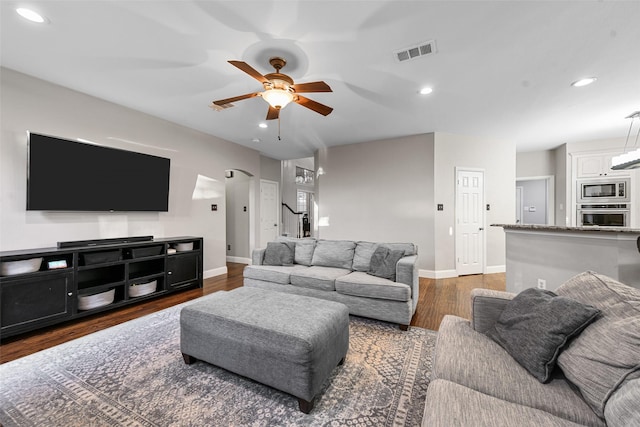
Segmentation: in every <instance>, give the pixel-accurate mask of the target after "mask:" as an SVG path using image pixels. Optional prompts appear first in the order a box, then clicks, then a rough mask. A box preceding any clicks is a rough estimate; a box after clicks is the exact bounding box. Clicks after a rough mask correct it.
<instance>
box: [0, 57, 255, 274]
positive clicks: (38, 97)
mask: <svg viewBox="0 0 640 427" xmlns="http://www.w3.org/2000/svg"><path fill="white" fill-rule="evenodd" d="M0 89H1V93H2V98H1V104H0V107H1V110H0V111H1V112H2V120H1V122H2V123H1V141H0V201H1V210H0V250H14V249H31V248H41V247H51V246H55V245H56V242H58V241H68V240H85V239H99V238H111V237H122V236H139V235H153V236H155V237H174V236H185V235H193V236H201V237H203V238H204V269H205V276H207V275H215V274H221V273H224V272H225V271H226V264H225V259H226V251H225V249H226V247H225V216H226V215H225V200H224V199H225V189H224V179H225V178H224V176H225V175H224V173H225V170H226V169H241V170H245V171H247V172H249V173H251V174H252V175H254V176H255V177H256V178H255V179H259V177H260V167H261V158H260V155H259V153H258V152H257V151H255V150H251V149H248V148H245V147H242V146H240V145H237V144H233V143H231V142H228V141H224V140H221V139H219V138H216V137H213V136H210V135H206V134H203V133H200V132H197V131H194V130H191V129H188V128H185V127H182V126H179V125H176V124H174V123H170V122H167V121H165V120H161V119H158V118H155V117H151V116H148V115H146V114H142V113H139V112H136V111H133V110H130V109H127V108H124V107H121V106H118V105H115V104H112V103H109V102H106V101H102V100H100V99H97V98H93V97H91V96H87V95H84V94H81V93H78V92H75V91H72V90H69V89H66V88H63V87H61V86H56V85H53V84H50V83H48V82H45V81H42V80H38V79H35V78H32V77H29V76H26V75H24V74H21V73H17V72H15V71H12V70H8V69H5V68H3V69H1V88H0ZM27 130H31V131H34V132H39V133H44V134H49V135H54V136H59V137H62V138H68V139H75V138H83V139H87V140H90V141H93V142H95V143H98V144H103V145H106V146H111V147H116V148H121V149H125V150H130V151H137V152H142V153H147V154H153V155H157V156H162V157H168V158H170V159H171V181H170V195H169V212H161V213H121V212H116V213H108V212H104V213H79V212H36V211H29V212H27V211H26V209H25V206H26V201H25V200H26V162H27V160H26V155H27V145H26V131H27ZM199 177H200V178H199ZM65 191H73V189H65ZM213 203H216V204H218V211H217V212H212V211H211V209H210V205H211V204H213ZM255 206H256V208H257V209H259V199H256V202H255ZM255 222H256V223H257V219H255ZM256 229H257V230H259V227H257V224H256ZM256 237H257V236H256Z"/></svg>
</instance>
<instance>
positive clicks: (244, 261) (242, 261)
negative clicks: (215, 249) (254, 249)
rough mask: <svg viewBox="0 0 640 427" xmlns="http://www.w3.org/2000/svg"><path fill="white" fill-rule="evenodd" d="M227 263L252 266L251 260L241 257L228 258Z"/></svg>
mask: <svg viewBox="0 0 640 427" xmlns="http://www.w3.org/2000/svg"><path fill="white" fill-rule="evenodd" d="M227 262H237V263H238V264H251V258H243V257H239V256H227Z"/></svg>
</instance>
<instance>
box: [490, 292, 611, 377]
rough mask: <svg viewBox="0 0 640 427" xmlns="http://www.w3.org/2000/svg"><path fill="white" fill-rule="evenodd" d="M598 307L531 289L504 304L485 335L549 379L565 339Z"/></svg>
mask: <svg viewBox="0 0 640 427" xmlns="http://www.w3.org/2000/svg"><path fill="white" fill-rule="evenodd" d="M599 313H600V310H598V309H596V308H594V307H591V306H589V305H586V304H582V303H580V302H578V301H574V300H572V299H569V298H564V297H560V296H557V295H556V294H554V293H553V292H551V291H547V290H542V289H536V288H530V289H526V290H524V291H522V292H520V293H519V294H518V295H516V296H515V297H514V298H513V299H512V300H511V301H509V303H508V304H507V305H506V307H505V308H504V310H503V311H502V313H501V314H500V317H499V318H498V321H497V322H496V324H495V325H494V326H493V328H491V329H489V330H488V331H487V335H488V336H489V337H490V338H492V339H493V340H494V341H495V342H497V343H498V344H499V345H500V346H501V347H502V348H504V349H505V350H506V351H507V353H509V354H510V355H511V357H513V358H514V359H515V360H516V361H517V362H518V363H519V364H520V365H521V366H522V367H523V368H525V369H526V370H527V371H529V373H530V374H531V375H533V376H534V377H535V378H536V379H537V380H538V381H540V382H541V383H545V382H548V381H549V380H550V379H551V373H552V371H553V368H554V367H555V365H556V360H557V358H558V355H559V354H560V352H561V351H562V349H563V347H564V346H565V345H566V344H567V342H568V341H569V340H570V339H571V338H573V337H574V336H576V335H578V334H579V333H580V332H581V331H582V330H583V329H584V328H585V327H587V325H589V323H591V322H593V321H594V320H595V319H596V317H597V316H598V314H599Z"/></svg>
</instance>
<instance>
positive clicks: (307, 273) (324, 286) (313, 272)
mask: <svg viewBox="0 0 640 427" xmlns="http://www.w3.org/2000/svg"><path fill="white" fill-rule="evenodd" d="M350 272H351V271H350V270H347V269H344V268H334V267H320V266H315V265H314V266H311V267H307V268H305V269H302V270H298V271H295V272H293V273H291V277H290V281H291V284H292V285H294V286H300V287H303V288H311V289H319V290H321V291H335V290H336V286H335V281H336V279H337V278H338V277H341V276H344V275H345V274H349V273H350Z"/></svg>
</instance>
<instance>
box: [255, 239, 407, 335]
mask: <svg viewBox="0 0 640 427" xmlns="http://www.w3.org/2000/svg"><path fill="white" fill-rule="evenodd" d="M417 259H418V248H417V247H416V245H414V244H412V243H373V242H356V241H351V240H322V239H320V240H316V239H313V238H304V239H294V238H287V237H279V238H278V239H277V240H276V241H275V242H269V243H268V244H267V247H266V248H261V249H255V250H254V251H253V253H252V265H248V266H246V267H245V269H244V286H248V287H257V288H262V289H270V290H274V291H280V292H288V293H293V294H298V295H306V296H311V297H316V298H322V299H327V300H331V301H337V302H341V303H343V304H345V305H346V306H347V307H349V313H350V314H354V315H357V316H363V317H369V318H373V319H378V320H383V321H387V322H392V323H398V324H400V327H401V328H402V329H406V328H408V326H409V324H410V323H411V318H412V317H413V314H414V313H415V310H416V305H417V303H418V295H419V282H418V267H417Z"/></svg>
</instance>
